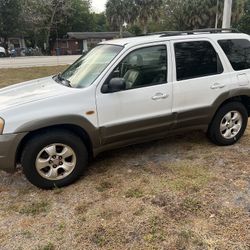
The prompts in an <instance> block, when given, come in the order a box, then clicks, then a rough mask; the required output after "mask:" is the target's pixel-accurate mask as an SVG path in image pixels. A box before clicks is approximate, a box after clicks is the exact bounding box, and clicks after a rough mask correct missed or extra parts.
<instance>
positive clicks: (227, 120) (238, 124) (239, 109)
mask: <svg viewBox="0 0 250 250" xmlns="http://www.w3.org/2000/svg"><path fill="white" fill-rule="evenodd" d="M247 122H248V112H247V110H246V108H245V107H244V105H243V104H241V103H239V102H230V103H227V104H225V105H223V106H222V107H221V108H220V109H219V110H218V112H217V114H216V115H215V117H214V119H213V121H212V123H211V125H210V127H209V130H208V136H209V138H210V139H211V141H212V142H214V143H215V144H217V145H219V146H229V145H232V144H234V143H236V142H237V141H238V140H239V139H240V138H241V137H242V135H243V134H244V132H245V130H246V127H247Z"/></svg>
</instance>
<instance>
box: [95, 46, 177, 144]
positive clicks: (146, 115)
mask: <svg viewBox="0 0 250 250" xmlns="http://www.w3.org/2000/svg"><path fill="white" fill-rule="evenodd" d="M168 48H169V45H168V44H166V43H164V44H157V45H151V46H144V47H141V48H137V49H134V50H131V51H130V52H128V53H127V55H126V56H125V57H124V58H123V60H121V61H120V62H119V63H118V64H117V65H116V66H114V68H113V70H112V72H111V74H110V75H109V77H108V78H107V80H106V82H105V83H104V85H102V86H101V87H100V89H97V94H96V102H97V110H98V120H99V127H100V129H101V138H102V144H103V145H105V144H110V143H115V142H116V143H118V144H120V143H121V144H122V142H126V143H129V142H130V141H131V142H132V141H138V140H139V139H142V138H151V137H152V138H153V137H154V136H155V135H157V134H159V135H160V134H164V133H166V132H167V129H169V128H170V127H171V126H172V125H173V123H174V119H173V115H172V102H173V96H172V83H171V79H170V76H169V74H168V72H169V71H170V67H171V63H170V60H171V58H170V56H169V53H168ZM114 77H119V78H123V79H124V80H125V83H126V89H124V90H122V91H119V92H115V93H108V92H107V93H103V91H102V89H104V87H105V84H106V85H107V84H108V82H109V81H110V80H111V79H112V78H114Z"/></svg>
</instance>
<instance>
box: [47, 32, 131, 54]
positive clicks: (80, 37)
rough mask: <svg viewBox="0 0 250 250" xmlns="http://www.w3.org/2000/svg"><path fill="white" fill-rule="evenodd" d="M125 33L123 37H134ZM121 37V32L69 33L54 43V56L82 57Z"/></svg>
mask: <svg viewBox="0 0 250 250" xmlns="http://www.w3.org/2000/svg"><path fill="white" fill-rule="evenodd" d="M132 36H133V35H132V34H131V33H129V32H124V33H123V37H132ZM118 37H119V32H68V33H67V35H66V37H65V38H62V39H57V40H56V42H55V43H54V46H53V50H52V53H51V54H53V55H55V54H58V55H80V54H82V53H83V52H87V51H89V50H90V49H92V48H94V47H95V46H96V45H97V44H98V43H100V42H103V41H106V40H112V39H115V38H118Z"/></svg>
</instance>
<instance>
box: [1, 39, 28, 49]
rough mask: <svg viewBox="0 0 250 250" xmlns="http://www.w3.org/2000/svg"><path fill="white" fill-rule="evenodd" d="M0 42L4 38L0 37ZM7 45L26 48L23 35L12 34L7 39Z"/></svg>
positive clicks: (2, 41) (10, 47)
mask: <svg viewBox="0 0 250 250" xmlns="http://www.w3.org/2000/svg"><path fill="white" fill-rule="evenodd" d="M0 43H1V44H4V39H3V38H0ZM7 45H8V48H9V49H20V48H26V44H25V40H24V37H23V36H13V37H9V38H8V39H7Z"/></svg>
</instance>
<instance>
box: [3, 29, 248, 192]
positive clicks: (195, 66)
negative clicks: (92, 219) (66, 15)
mask: <svg viewBox="0 0 250 250" xmlns="http://www.w3.org/2000/svg"><path fill="white" fill-rule="evenodd" d="M249 116H250V36H249V35H246V34H241V33H235V32H234V31H233V30H196V31H186V32H162V33H159V34H155V35H148V36H142V37H135V38H128V39H118V40H112V41H107V42H102V43H100V44H99V46H97V47H96V48H94V49H93V50H91V51H90V52H89V53H88V54H87V55H86V56H82V57H81V58H79V59H78V60H77V61H76V62H75V63H74V64H73V65H72V66H70V67H69V68H68V69H66V71H65V72H63V73H62V74H58V75H56V76H53V77H47V78H43V79H38V80H33V81H29V82H25V83H21V84H17V85H14V86H10V87H7V88H3V89H2V90H0V167H1V168H2V169H5V170H8V171H13V170H14V169H15V166H16V164H19V163H21V165H22V167H23V171H24V174H25V175H26V177H27V179H28V180H29V181H30V182H31V183H33V184H34V185H36V186H38V187H40V188H44V189H49V188H54V187H63V186H66V185H69V184H71V183H72V182H74V181H75V180H77V179H78V178H79V177H80V175H81V174H82V172H83V171H84V169H86V167H87V165H88V162H89V160H90V159H91V158H92V157H95V156H96V155H98V154H99V153H100V152H103V151H105V150H109V149H113V148H117V147H122V146H126V145H131V144H134V143H140V142H144V141H148V140H152V139H157V138H162V137H164V136H168V135H171V134H176V133H181V132H183V131H189V130H197V129H198V130H203V131H204V132H206V133H207V135H208V137H209V138H210V139H211V141H212V142H213V143H214V144H216V145H219V146H228V145H232V144H234V143H236V142H237V141H238V140H239V139H240V138H241V137H242V135H243V134H244V131H245V129H246V126H247V122H248V117H249Z"/></svg>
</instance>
